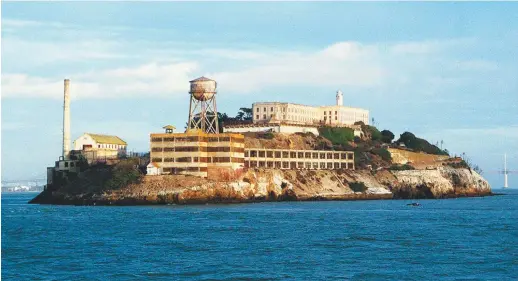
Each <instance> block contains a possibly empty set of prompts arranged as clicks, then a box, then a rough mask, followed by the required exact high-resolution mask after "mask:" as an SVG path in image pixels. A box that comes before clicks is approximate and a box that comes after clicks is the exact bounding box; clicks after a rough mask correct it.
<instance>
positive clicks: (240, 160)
mask: <svg viewBox="0 0 518 281" xmlns="http://www.w3.org/2000/svg"><path fill="white" fill-rule="evenodd" d="M151 161H152V162H159V163H160V162H168V163H171V162H176V163H244V162H245V159H244V158H239V157H178V158H164V159H162V158H158V157H154V158H152V159H151Z"/></svg>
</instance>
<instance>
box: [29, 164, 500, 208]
mask: <svg viewBox="0 0 518 281" xmlns="http://www.w3.org/2000/svg"><path fill="white" fill-rule="evenodd" d="M74 184H75V185H76V186H79V185H80V184H81V186H84V185H82V183H79V182H76V183H72V185H74ZM87 190H88V191H87ZM490 194H491V188H490V186H489V184H488V183H487V181H486V180H484V179H483V178H482V177H481V176H480V175H479V174H477V173H476V172H474V171H470V170H468V169H454V168H450V167H441V168H438V169H436V170H408V171H388V170H382V171H376V172H371V171H365V170H359V171H347V170H344V171H323V170H322V171H309V170H308V171H297V170H260V169H256V170H249V171H248V172H246V173H245V174H244V175H243V176H242V177H241V178H240V179H239V180H237V181H231V182H214V181H208V180H206V179H202V178H197V177H191V176H146V177H144V179H143V180H142V182H141V183H138V184H131V185H129V186H126V187H124V188H121V189H117V190H103V189H102V188H99V187H97V188H91V189H86V188H84V187H82V188H71V187H70V186H67V187H63V188H60V189H58V190H55V191H53V192H50V191H43V192H42V193H41V194H40V195H38V196H37V197H36V198H34V199H33V200H32V201H31V203H39V204H75V205H112V204H113V205H139V204H203V203H238V202H263V201H289V200H296V201H305V200H368V199H392V198H448V197H459V196H483V195H490Z"/></svg>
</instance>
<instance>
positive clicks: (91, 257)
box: [1, 190, 518, 280]
mask: <svg viewBox="0 0 518 281" xmlns="http://www.w3.org/2000/svg"><path fill="white" fill-rule="evenodd" d="M496 191H498V190H496ZM517 191H518V190H514V191H513V190H507V191H503V192H505V193H507V195H504V196H493V197H483V198H462V199H447V200H418V202H420V203H421V204H422V206H420V207H411V206H406V204H407V203H410V202H412V201H408V200H386V201H348V202H280V203H257V204H234V205H200V206H138V207H79V206H46V205H29V204H27V201H28V200H29V199H31V198H32V197H33V196H35V194H34V193H32V194H16V193H15V194H5V193H4V194H2V253H1V254H2V280H518V192H517Z"/></svg>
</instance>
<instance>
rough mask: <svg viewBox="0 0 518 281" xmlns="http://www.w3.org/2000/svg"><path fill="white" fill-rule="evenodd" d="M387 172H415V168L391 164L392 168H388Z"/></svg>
mask: <svg viewBox="0 0 518 281" xmlns="http://www.w3.org/2000/svg"><path fill="white" fill-rule="evenodd" d="M389 170H392V171H406V170H415V168H414V167H412V166H410V165H408V164H404V165H400V164H393V165H392V166H390V168H389Z"/></svg>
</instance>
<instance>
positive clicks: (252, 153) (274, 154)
mask: <svg viewBox="0 0 518 281" xmlns="http://www.w3.org/2000/svg"><path fill="white" fill-rule="evenodd" d="M245 157H259V158H300V159H337V160H338V159H349V160H352V159H353V157H354V154H353V153H344V152H297V151H268V150H266V151H264V150H246V151H245Z"/></svg>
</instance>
